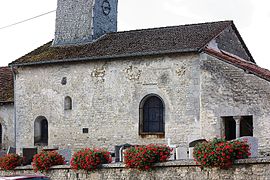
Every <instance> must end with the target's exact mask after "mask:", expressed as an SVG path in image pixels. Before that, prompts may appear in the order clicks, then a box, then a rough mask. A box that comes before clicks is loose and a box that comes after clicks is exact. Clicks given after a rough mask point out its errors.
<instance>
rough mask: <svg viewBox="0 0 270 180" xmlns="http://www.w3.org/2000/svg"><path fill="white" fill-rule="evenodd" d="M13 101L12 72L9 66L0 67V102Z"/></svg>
mask: <svg viewBox="0 0 270 180" xmlns="http://www.w3.org/2000/svg"><path fill="white" fill-rule="evenodd" d="M13 101H14V87H13V74H12V71H11V69H10V68H9V67H0V103H9V102H13Z"/></svg>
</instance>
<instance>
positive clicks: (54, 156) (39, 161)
mask: <svg viewBox="0 0 270 180" xmlns="http://www.w3.org/2000/svg"><path fill="white" fill-rule="evenodd" d="M64 164H65V158H64V157H63V156H61V155H60V154H59V153H58V152H57V151H41V152H40V153H38V154H36V155H35V156H34V158H33V169H34V171H35V172H37V171H40V172H47V171H48V170H49V169H50V167H52V166H55V165H64Z"/></svg>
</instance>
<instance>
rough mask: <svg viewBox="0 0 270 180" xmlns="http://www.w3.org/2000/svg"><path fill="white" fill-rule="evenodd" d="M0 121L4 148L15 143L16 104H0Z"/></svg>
mask: <svg viewBox="0 0 270 180" xmlns="http://www.w3.org/2000/svg"><path fill="white" fill-rule="evenodd" d="M0 123H1V125H2V148H3V149H7V148H8V147H9V146H14V145H15V140H14V136H15V135H14V105H13V103H7V104H3V105H1V106H0Z"/></svg>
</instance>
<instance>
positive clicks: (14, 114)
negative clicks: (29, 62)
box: [10, 65, 18, 152]
mask: <svg viewBox="0 0 270 180" xmlns="http://www.w3.org/2000/svg"><path fill="white" fill-rule="evenodd" d="M10 68H11V71H12V74H13V94H14V99H13V101H14V112H13V116H14V117H13V120H14V143H15V144H14V145H15V148H16V151H17V152H18V150H17V115H16V114H17V113H16V112H17V111H16V93H15V92H16V91H15V90H16V83H15V82H16V72H17V71H16V69H15V68H14V67H13V66H12V65H10Z"/></svg>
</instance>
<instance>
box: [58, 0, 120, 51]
mask: <svg viewBox="0 0 270 180" xmlns="http://www.w3.org/2000/svg"><path fill="white" fill-rule="evenodd" d="M117 4H118V0H58V1H57V10H56V23H55V38H54V41H53V46H68V45H79V44H84V43H89V42H91V41H93V40H95V39H98V38H99V37H101V36H102V35H104V34H106V33H109V32H116V31H117Z"/></svg>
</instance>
